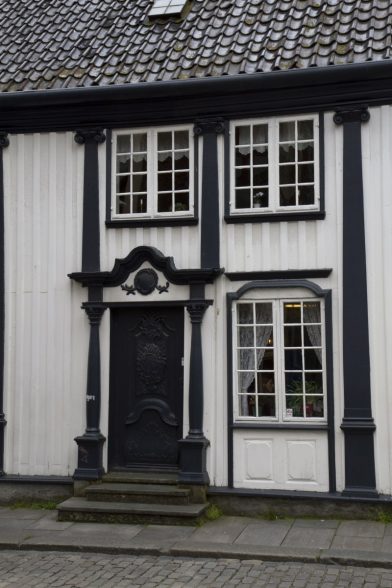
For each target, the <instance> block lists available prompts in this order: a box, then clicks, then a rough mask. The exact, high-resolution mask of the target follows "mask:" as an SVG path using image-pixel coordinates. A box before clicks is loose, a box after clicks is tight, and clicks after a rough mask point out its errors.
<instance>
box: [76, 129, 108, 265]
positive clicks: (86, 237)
mask: <svg viewBox="0 0 392 588" xmlns="http://www.w3.org/2000/svg"><path fill="white" fill-rule="evenodd" d="M105 138H106V137H105V135H104V133H103V131H102V130H101V129H81V130H78V131H76V134H75V141H76V143H78V144H80V145H84V180H83V237H82V271H83V272H97V271H99V270H100V237H99V233H100V221H99V169H98V144H100V143H103V142H104V141H105Z"/></svg>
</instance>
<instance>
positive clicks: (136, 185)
mask: <svg viewBox="0 0 392 588" xmlns="http://www.w3.org/2000/svg"><path fill="white" fill-rule="evenodd" d="M132 192H147V174H139V175H137V176H136V175H133V176H132Z"/></svg>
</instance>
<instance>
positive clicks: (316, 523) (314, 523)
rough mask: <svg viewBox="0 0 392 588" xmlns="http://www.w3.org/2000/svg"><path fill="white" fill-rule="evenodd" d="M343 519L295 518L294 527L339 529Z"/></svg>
mask: <svg viewBox="0 0 392 588" xmlns="http://www.w3.org/2000/svg"><path fill="white" fill-rule="evenodd" d="M340 524H341V521H337V520H334V519H295V520H294V522H293V527H304V528H307V529H309V528H310V529H337V528H338V527H339V525H340Z"/></svg>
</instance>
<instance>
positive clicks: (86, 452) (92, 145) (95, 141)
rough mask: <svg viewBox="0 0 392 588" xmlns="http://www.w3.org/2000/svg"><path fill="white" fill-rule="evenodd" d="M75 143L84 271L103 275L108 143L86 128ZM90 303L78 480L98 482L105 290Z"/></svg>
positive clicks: (93, 292) (92, 292) (91, 293)
mask: <svg viewBox="0 0 392 588" xmlns="http://www.w3.org/2000/svg"><path fill="white" fill-rule="evenodd" d="M75 141H76V143H78V144H79V145H84V181H83V237H82V271H83V272H99V270H100V239H99V232H100V224H99V168H98V145H99V144H100V143H103V142H104V141H105V135H104V133H103V131H102V130H101V129H82V130H78V131H76V133H75ZM88 300H89V302H88V303H86V304H84V305H83V308H84V310H85V311H86V313H87V316H88V318H89V321H90V343H89V353H88V367H87V391H86V431H85V433H84V434H83V435H81V436H80V437H76V439H75V441H76V443H77V444H78V467H77V469H76V470H75V473H74V478H75V480H96V479H98V478H100V477H101V476H102V474H103V471H104V470H103V465H102V447H103V443H104V441H105V437H104V436H103V435H102V434H101V431H100V410H101V356H100V345H99V325H100V322H101V318H102V315H103V313H104V311H105V307H104V306H103V305H102V287H89V289H88Z"/></svg>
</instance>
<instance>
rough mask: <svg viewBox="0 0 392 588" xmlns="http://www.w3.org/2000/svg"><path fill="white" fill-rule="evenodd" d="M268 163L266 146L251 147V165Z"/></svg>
mask: <svg viewBox="0 0 392 588" xmlns="http://www.w3.org/2000/svg"><path fill="white" fill-rule="evenodd" d="M267 163H268V147H267V146H264V147H253V165H263V164H264V165H266V164H267Z"/></svg>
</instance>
